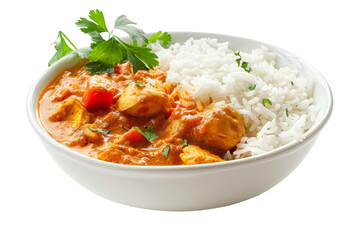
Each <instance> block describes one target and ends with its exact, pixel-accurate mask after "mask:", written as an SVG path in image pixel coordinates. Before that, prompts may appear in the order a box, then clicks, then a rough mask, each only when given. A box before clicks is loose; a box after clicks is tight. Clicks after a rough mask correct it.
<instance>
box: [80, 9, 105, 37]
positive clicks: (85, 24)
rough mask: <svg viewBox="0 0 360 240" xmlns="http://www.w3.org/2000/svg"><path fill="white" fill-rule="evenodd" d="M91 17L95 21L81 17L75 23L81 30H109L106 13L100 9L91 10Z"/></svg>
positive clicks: (100, 31) (87, 31)
mask: <svg viewBox="0 0 360 240" xmlns="http://www.w3.org/2000/svg"><path fill="white" fill-rule="evenodd" d="M89 18H90V19H91V20H93V21H90V20H88V19H86V18H80V20H78V21H77V22H76V23H75V24H76V25H77V26H79V27H80V30H81V31H82V32H84V33H92V32H98V33H102V32H109V31H108V29H107V27H106V24H105V18H104V14H103V13H102V12H101V11H99V10H97V9H96V10H95V11H94V10H91V11H90V12H89Z"/></svg>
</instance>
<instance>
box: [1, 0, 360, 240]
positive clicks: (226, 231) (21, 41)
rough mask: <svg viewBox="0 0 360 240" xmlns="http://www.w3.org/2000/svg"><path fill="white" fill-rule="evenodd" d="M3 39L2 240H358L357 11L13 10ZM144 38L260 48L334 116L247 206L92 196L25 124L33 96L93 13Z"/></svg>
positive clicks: (45, 4) (331, 7)
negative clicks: (203, 37) (134, 203)
mask: <svg viewBox="0 0 360 240" xmlns="http://www.w3.org/2000/svg"><path fill="white" fill-rule="evenodd" d="M7 2H8V3H7V5H4V3H1V5H2V6H1V14H0V19H1V20H0V23H1V28H0V30H1V31H0V32H1V37H0V43H1V44H0V61H1V64H0V67H1V68H0V69H1V77H0V79H1V90H0V103H1V105H0V106H1V110H0V114H1V117H0V121H1V124H0V126H1V130H0V139H1V144H0V148H1V155H0V158H1V165H0V194H1V196H0V239H87V240H89V239H240V238H241V239H360V230H359V229H356V228H357V227H359V225H360V224H359V223H360V217H359V216H360V207H359V205H360V197H359V192H360V163H359V161H360V157H359V149H360V144H359V143H360V141H359V133H360V131H359V125H360V123H359V120H358V119H359V118H357V117H356V116H358V115H359V114H358V113H359V106H360V95H359V89H360V84H359V82H360V79H359V68H360V61H359V56H360V51H359V50H360V47H359V43H360V37H359V36H358V35H356V33H359V25H360V24H359V23H360V14H359V11H358V10H359V7H356V5H355V4H356V2H357V1H346V0H343V1H315V0H312V1H305V0H302V1H250V0H247V1H226V0H221V1H195V0H191V1H187V0H180V1H150V0H149V1H131V0H128V1H120V0H118V1H104V0H103V1H90V0H88V1H75V0H73V1H65V0H62V1H36V0H34V1H7ZM96 8H98V9H100V10H102V11H103V12H104V14H105V18H106V20H107V23H108V25H109V26H111V25H112V24H113V22H114V21H115V19H116V17H117V16H119V15H121V14H125V15H127V16H128V17H129V19H131V20H133V21H135V22H137V23H138V26H139V27H140V28H142V29H143V30H144V31H146V32H154V31H157V30H165V31H204V32H215V33H224V34H230V35H236V36H241V37H247V38H252V39H256V40H260V41H264V42H267V43H270V44H273V45H276V46H279V47H282V48H284V49H286V50H288V51H290V52H293V53H295V54H298V55H300V56H302V57H304V58H305V59H307V60H308V61H309V62H311V63H312V64H313V65H314V66H316V67H317V68H318V69H319V70H320V72H321V73H322V74H323V75H324V77H325V78H326V79H327V80H328V82H329V84H330V86H331V88H332V90H333V94H334V101H335V105H334V111H333V115H332V116H331V119H330V121H329V122H328V124H327V125H326V127H325V128H324V129H323V131H322V133H321V134H320V137H319V138H318V140H317V142H316V144H315V146H314V148H313V149H312V150H311V152H310V153H309V155H308V156H307V157H306V159H305V160H304V161H303V162H302V164H301V165H300V166H299V167H298V168H297V169H296V170H295V171H294V172H293V173H292V174H291V175H290V176H289V177H288V178H286V179H285V180H284V181H283V182H281V183H280V184H279V185H277V186H275V187H274V188H273V189H271V190H269V191H268V192H266V193H264V194H262V195H260V196H258V197H255V198H253V199H251V200H248V201H245V202H242V203H238V204H235V205H231V206H227V207H222V208H218V209H211V210H203V211H192V212H164V211H153V210H144V209H138V208H133V207H128V206H125V205H121V204H117V203H114V202H111V201H108V200H105V199H103V198H101V197H98V196H96V195H94V194H93V193H90V192H88V191H87V190H86V189H84V188H82V187H81V186H79V185H78V184H77V183H75V182H74V181H73V180H72V179H70V178H69V177H68V176H67V175H66V174H65V173H63V172H62V171H61V169H60V168H59V167H58V166H57V165H56V164H55V162H54V161H53V160H52V159H51V158H50V156H49V155H48V153H47V152H46V151H45V149H44V148H43V146H42V145H41V143H40V141H39V139H38V137H37V136H36V134H35V132H34V131H33V130H32V128H31V126H30V124H29V123H28V121H27V117H26V113H25V99H26V95H27V92H28V90H29V88H30V86H31V85H32V84H33V83H34V81H36V79H37V78H38V77H39V76H40V75H41V74H42V73H43V72H44V71H45V70H46V69H47V62H48V60H49V59H50V58H51V56H52V55H53V53H54V49H53V47H52V46H50V43H51V42H53V41H54V40H55V38H56V36H57V32H58V31H59V30H62V31H64V32H65V33H66V34H67V35H68V36H69V37H70V38H71V39H72V41H73V42H74V43H75V45H77V46H78V47H84V46H86V45H87V44H89V38H88V37H87V36H85V35H84V34H83V33H81V32H80V31H79V30H78V28H77V27H76V26H75V24H74V22H75V21H76V20H77V19H78V18H79V17H86V16H87V14H88V11H89V10H91V9H96Z"/></svg>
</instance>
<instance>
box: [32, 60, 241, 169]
mask: <svg viewBox="0 0 360 240" xmlns="http://www.w3.org/2000/svg"><path fill="white" fill-rule="evenodd" d="M38 110H39V115H40V119H41V122H42V124H43V126H44V127H45V129H46V130H47V132H48V133H49V134H50V135H51V136H52V137H53V138H54V139H55V140H57V141H58V142H60V143H62V144H64V145H66V146H68V147H70V148H72V149H74V150H76V151H78V152H80V153H83V154H85V155H88V156H90V157H94V158H97V159H100V160H103V161H108V162H114V163H121V164H131V165H182V164H185V165H188V164H201V163H213V162H221V161H225V160H223V159H222V156H224V154H225V153H226V152H227V151H228V150H230V151H231V149H233V148H234V147H235V146H236V145H237V144H238V143H239V142H240V140H241V138H242V135H243V134H244V133H245V128H244V121H243V117H242V115H241V114H239V113H238V112H237V111H235V110H234V109H232V108H231V107H229V106H228V105H226V104H219V103H218V104H215V103H212V104H209V105H208V106H203V105H202V104H201V103H200V102H199V101H197V100H196V99H193V98H191V96H190V94H188V93H187V92H186V91H185V90H183V89H182V88H181V86H178V85H176V84H173V83H170V82H169V81H166V72H163V71H161V70H158V69H156V70H149V71H145V70H139V71H137V72H136V73H135V74H134V73H133V71H132V68H131V66H130V63H129V62H127V63H123V64H119V65H117V66H116V67H115V71H114V72H113V73H109V74H102V75H90V74H89V73H87V72H86V67H85V65H84V62H82V63H79V64H78V65H76V66H74V67H73V68H71V69H67V70H64V71H62V72H61V73H60V74H59V75H58V76H57V77H56V78H55V79H54V80H53V81H52V82H51V83H50V84H49V85H48V86H47V87H46V88H45V89H44V90H43V92H42V94H41V95H40V98H39V103H38Z"/></svg>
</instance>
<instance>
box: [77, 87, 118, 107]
mask: <svg viewBox="0 0 360 240" xmlns="http://www.w3.org/2000/svg"><path fill="white" fill-rule="evenodd" d="M113 98H114V95H113V94H112V93H110V92H101V91H97V89H89V90H88V91H85V93H84V96H83V103H84V106H85V108H87V109H89V108H109V107H110V106H111V103H112V100H113Z"/></svg>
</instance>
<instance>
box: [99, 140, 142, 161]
mask: <svg viewBox="0 0 360 240" xmlns="http://www.w3.org/2000/svg"><path fill="white" fill-rule="evenodd" d="M124 141H125V140H124V139H123V138H122V137H120V139H118V140H117V141H116V142H114V143H113V144H112V145H111V146H109V147H108V148H106V149H105V150H104V151H102V152H101V153H100V154H99V155H98V159H100V160H103V161H107V162H114V163H121V164H130V165H147V163H148V162H149V158H148V156H147V155H146V153H144V152H143V151H141V150H138V149H136V148H133V147H128V146H124V145H123V142H124Z"/></svg>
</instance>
